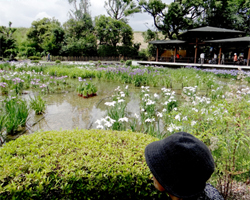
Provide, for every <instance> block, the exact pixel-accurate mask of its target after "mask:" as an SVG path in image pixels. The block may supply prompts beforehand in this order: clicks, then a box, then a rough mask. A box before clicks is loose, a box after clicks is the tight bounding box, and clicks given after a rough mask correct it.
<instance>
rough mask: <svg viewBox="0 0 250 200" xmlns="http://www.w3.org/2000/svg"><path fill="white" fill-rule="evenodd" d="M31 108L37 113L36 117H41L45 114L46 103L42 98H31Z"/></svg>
mask: <svg viewBox="0 0 250 200" xmlns="http://www.w3.org/2000/svg"><path fill="white" fill-rule="evenodd" d="M30 108H31V109H32V110H34V111H35V113H36V115H41V114H43V113H44V112H45V109H46V102H45V101H44V100H43V99H42V96H40V95H38V96H35V97H34V98H30Z"/></svg>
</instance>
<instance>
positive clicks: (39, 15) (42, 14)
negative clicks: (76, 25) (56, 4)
mask: <svg viewBox="0 0 250 200" xmlns="http://www.w3.org/2000/svg"><path fill="white" fill-rule="evenodd" d="M44 17H46V18H52V17H51V16H49V15H48V14H47V13H46V12H40V13H38V14H37V15H36V16H35V20H38V19H43V18H44Z"/></svg>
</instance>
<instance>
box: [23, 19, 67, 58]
mask: <svg viewBox="0 0 250 200" xmlns="http://www.w3.org/2000/svg"><path fill="white" fill-rule="evenodd" d="M64 34H65V33H64V30H63V29H62V27H61V24H60V22H59V21H58V20H56V19H54V18H53V19H49V18H43V19H41V20H37V21H33V22H32V26H31V28H30V29H29V30H28V31H27V38H28V41H29V42H31V43H33V45H34V47H35V48H36V51H39V52H42V51H45V52H47V51H49V52H50V53H51V54H54V55H58V54H59V52H60V49H61V47H62V44H63V43H62V42H63V39H64Z"/></svg>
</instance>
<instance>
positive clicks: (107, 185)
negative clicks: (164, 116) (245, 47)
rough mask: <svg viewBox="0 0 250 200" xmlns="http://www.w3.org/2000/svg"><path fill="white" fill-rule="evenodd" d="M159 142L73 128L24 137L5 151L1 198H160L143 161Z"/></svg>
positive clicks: (0, 154) (0, 164)
mask: <svg viewBox="0 0 250 200" xmlns="http://www.w3.org/2000/svg"><path fill="white" fill-rule="evenodd" d="M155 140H157V139H155V138H153V137H151V136H149V135H145V134H141V133H132V132H115V131H101V130H73V131H61V132H58V131H51V132H39V133H35V134H33V135H30V136H22V137H20V138H18V139H17V140H15V141H12V142H9V143H7V144H6V145H4V146H3V147H2V148H1V149H0V199H161V198H166V194H161V193H159V192H157V191H156V189H155V188H154V186H153V181H152V180H151V178H150V176H151V175H150V171H149V168H148V167H147V165H146V162H145V158H144V148H145V146H146V145H147V144H148V143H150V142H152V141H155Z"/></svg>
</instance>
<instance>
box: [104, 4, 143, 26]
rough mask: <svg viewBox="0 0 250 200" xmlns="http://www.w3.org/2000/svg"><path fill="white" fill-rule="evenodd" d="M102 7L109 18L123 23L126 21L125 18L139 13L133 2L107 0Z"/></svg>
mask: <svg viewBox="0 0 250 200" xmlns="http://www.w3.org/2000/svg"><path fill="white" fill-rule="evenodd" d="M104 7H105V8H106V11H107V13H108V15H109V16H110V17H112V18H113V19H116V20H121V19H123V21H127V20H126V18H125V17H127V16H129V15H132V14H134V13H138V12H140V8H139V6H136V4H135V2H134V1H133V0H107V1H105V5H104Z"/></svg>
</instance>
